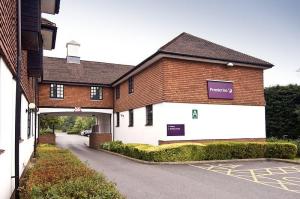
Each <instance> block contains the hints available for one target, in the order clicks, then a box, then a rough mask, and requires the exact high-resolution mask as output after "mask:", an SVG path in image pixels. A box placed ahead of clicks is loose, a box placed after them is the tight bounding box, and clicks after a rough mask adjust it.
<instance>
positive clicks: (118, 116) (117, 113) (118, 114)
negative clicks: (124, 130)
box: [116, 112, 120, 127]
mask: <svg viewBox="0 0 300 199" xmlns="http://www.w3.org/2000/svg"><path fill="white" fill-rule="evenodd" d="M116 116H117V124H116V127H119V126H120V113H119V112H116Z"/></svg>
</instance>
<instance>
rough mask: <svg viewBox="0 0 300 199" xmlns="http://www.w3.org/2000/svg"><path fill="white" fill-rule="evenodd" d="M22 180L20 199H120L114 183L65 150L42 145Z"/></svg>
mask: <svg viewBox="0 0 300 199" xmlns="http://www.w3.org/2000/svg"><path fill="white" fill-rule="evenodd" d="M37 155H38V158H37V160H36V162H35V164H34V166H33V167H32V168H30V169H29V170H28V171H27V173H26V175H25V178H24V181H23V182H22V187H23V190H22V192H21V193H22V198H25V199H27V198H28V199H29V198H33V199H35V198H36V199H37V198H46V199H47V198H49V199H50V198H51V199H52V198H101V199H102V198H103V199H108V198H116V199H118V198H123V197H122V196H121V195H120V193H119V192H118V191H117V190H116V187H115V185H114V184H113V183H110V182H107V181H106V179H105V177H104V176H103V175H101V174H98V173H97V172H96V171H94V170H92V169H90V168H88V167H87V166H86V165H85V164H84V163H82V162H81V161H80V160H79V159H77V158H76V157H75V156H74V155H73V154H72V153H71V152H69V151H68V150H63V149H59V148H57V147H55V146H53V145H41V146H39V147H38V150H37Z"/></svg>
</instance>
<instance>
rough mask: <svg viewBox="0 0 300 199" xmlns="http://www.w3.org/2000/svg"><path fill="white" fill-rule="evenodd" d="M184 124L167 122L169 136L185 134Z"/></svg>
mask: <svg viewBox="0 0 300 199" xmlns="http://www.w3.org/2000/svg"><path fill="white" fill-rule="evenodd" d="M184 135H185V131H184V124H167V136H184Z"/></svg>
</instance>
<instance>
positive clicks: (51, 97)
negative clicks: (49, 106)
mask: <svg viewBox="0 0 300 199" xmlns="http://www.w3.org/2000/svg"><path fill="white" fill-rule="evenodd" d="M50 99H52V100H64V98H52V97H50Z"/></svg>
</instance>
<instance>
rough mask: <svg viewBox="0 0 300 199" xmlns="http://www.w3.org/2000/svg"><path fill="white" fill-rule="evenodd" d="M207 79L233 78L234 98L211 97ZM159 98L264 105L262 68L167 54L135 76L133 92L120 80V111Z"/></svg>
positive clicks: (182, 101) (173, 100)
mask: <svg viewBox="0 0 300 199" xmlns="http://www.w3.org/2000/svg"><path fill="white" fill-rule="evenodd" d="M207 80H224V81H233V88H234V100H223V99H208V93H207ZM159 102H178V103H203V104H234V105H262V106H263V105H265V100H264V87H263V70H262V69H255V68H249V67H239V66H234V67H232V68H228V67H225V66H224V65H220V64H212V63H203V62H194V61H186V60H177V59H167V58H164V59H162V60H160V61H159V62H156V63H154V64H153V65H152V66H150V67H148V68H147V69H145V70H143V71H142V72H140V73H139V74H137V75H135V76H134V93H133V94H128V82H127V81H125V82H123V83H121V84H120V99H118V100H116V101H115V108H116V111H117V112H121V111H126V110H128V109H133V108H139V107H143V106H146V105H148V104H155V103H159Z"/></svg>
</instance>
